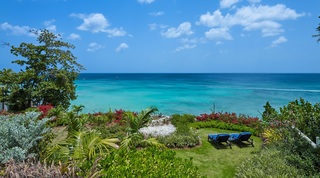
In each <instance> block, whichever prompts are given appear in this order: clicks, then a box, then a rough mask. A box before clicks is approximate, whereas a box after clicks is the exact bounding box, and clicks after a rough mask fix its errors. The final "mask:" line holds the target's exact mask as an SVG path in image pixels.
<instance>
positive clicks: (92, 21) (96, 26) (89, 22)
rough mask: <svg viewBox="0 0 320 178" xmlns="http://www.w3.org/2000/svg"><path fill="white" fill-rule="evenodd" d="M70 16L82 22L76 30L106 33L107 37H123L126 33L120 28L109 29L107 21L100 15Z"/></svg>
mask: <svg viewBox="0 0 320 178" xmlns="http://www.w3.org/2000/svg"><path fill="white" fill-rule="evenodd" d="M70 16H72V17H76V18H79V19H82V20H83V23H82V24H81V25H80V26H79V27H77V29H78V30H83V31H91V32H92V33H99V32H103V33H107V34H108V36H109V37H117V36H125V35H126V34H127V33H126V31H125V30H123V29H122V28H113V29H109V27H110V24H109V22H108V20H107V19H106V18H105V17H104V15H103V14H100V13H92V14H75V13H73V14H71V15H70Z"/></svg>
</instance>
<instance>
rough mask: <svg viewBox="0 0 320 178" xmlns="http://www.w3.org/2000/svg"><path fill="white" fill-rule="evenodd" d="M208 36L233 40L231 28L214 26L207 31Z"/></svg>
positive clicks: (209, 37)
mask: <svg viewBox="0 0 320 178" xmlns="http://www.w3.org/2000/svg"><path fill="white" fill-rule="evenodd" d="M205 35H206V38H208V39H225V40H232V36H231V35H230V33H229V29H228V28H226V27H224V28H212V29H210V30H209V31H207V32H205Z"/></svg>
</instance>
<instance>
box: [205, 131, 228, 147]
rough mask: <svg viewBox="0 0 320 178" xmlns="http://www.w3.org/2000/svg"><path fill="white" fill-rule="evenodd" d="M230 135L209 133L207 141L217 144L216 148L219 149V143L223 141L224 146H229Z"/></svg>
mask: <svg viewBox="0 0 320 178" xmlns="http://www.w3.org/2000/svg"><path fill="white" fill-rule="evenodd" d="M229 137H230V135H229V134H209V135H208V141H209V142H213V143H215V144H216V145H217V148H218V149H219V145H220V144H221V143H222V142H225V145H226V146H229V147H230V148H232V147H231V143H230V142H229V141H228V139H229Z"/></svg>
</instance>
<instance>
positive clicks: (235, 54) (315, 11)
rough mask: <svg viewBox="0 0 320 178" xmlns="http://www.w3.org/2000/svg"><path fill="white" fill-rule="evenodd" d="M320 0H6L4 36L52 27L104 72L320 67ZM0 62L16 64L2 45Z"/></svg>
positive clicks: (15, 40) (12, 38)
mask: <svg viewBox="0 0 320 178" xmlns="http://www.w3.org/2000/svg"><path fill="white" fill-rule="evenodd" d="M319 7H320V1H319V0H308V1H304V0H277V1H276V0H220V1H219V0H122V1H121V0H90V1H88V0H2V1H1V5H0V14H1V15H0V42H9V43H10V44H12V45H19V44H20V43H21V42H32V43H36V38H35V37H34V36H32V35H31V34H30V33H29V32H28V31H29V30H30V29H44V28H46V29H49V30H50V31H52V32H54V33H56V34H61V35H62V39H63V40H64V41H67V42H70V43H72V44H74V45H75V46H76V49H74V50H73V53H74V55H75V56H77V58H78V62H79V63H81V64H83V65H84V67H85V68H86V69H87V70H86V71H84V72H106V73H131V72H133V73H144V72H147V73H150V72H151V73H162V72H164V73H190V72H191V73H203V72H207V73H229V72H231V73H235V72H245V73H253V72H259V73H269V72H270V73H288V72H289V73H300V72H303V73H309V72H311V73H319V72H320V43H317V42H316V39H315V38H312V35H314V34H316V33H317V32H316V30H315V28H316V27H317V26H318V24H319V23H320V19H319V18H318V16H319V15H320V12H319ZM0 54H1V59H0V69H2V68H14V69H15V70H17V67H16V66H15V65H12V64H11V60H14V59H17V57H15V56H13V55H11V54H10V48H9V47H4V46H2V47H0Z"/></svg>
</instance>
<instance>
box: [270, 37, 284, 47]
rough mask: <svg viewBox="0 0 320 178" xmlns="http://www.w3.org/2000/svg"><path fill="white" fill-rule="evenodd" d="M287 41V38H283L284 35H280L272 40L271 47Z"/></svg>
mask: <svg viewBox="0 0 320 178" xmlns="http://www.w3.org/2000/svg"><path fill="white" fill-rule="evenodd" d="M287 41H288V40H287V38H285V37H284V36H280V37H279V38H278V39H276V40H274V41H273V42H272V43H271V47H277V46H278V45H279V44H281V43H285V42H287Z"/></svg>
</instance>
